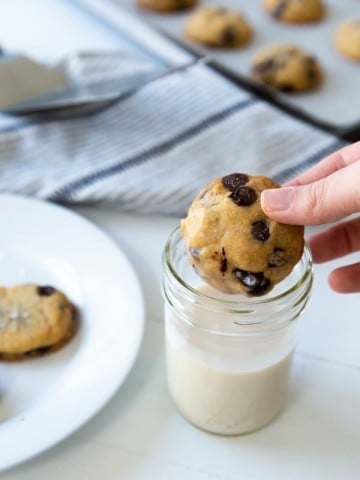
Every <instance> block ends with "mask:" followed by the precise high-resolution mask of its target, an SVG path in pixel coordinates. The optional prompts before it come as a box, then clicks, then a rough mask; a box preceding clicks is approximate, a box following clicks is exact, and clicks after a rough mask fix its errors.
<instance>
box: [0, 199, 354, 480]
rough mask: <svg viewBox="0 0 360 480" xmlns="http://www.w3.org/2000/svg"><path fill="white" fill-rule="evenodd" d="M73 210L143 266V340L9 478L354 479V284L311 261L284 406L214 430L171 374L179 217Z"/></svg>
mask: <svg viewBox="0 0 360 480" xmlns="http://www.w3.org/2000/svg"><path fill="white" fill-rule="evenodd" d="M77 212H78V213H80V214H82V215H85V216H86V217H88V218H90V219H91V220H92V221H94V222H95V223H96V224H97V225H99V226H100V227H101V228H102V229H103V230H104V231H105V232H107V233H108V234H109V235H110V236H111V237H112V238H113V239H114V240H115V241H116V242H117V243H118V244H119V246H120V247H121V248H122V250H123V251H124V252H125V254H126V255H127V256H128V258H129V259H130V261H131V262H132V264H133V266H134V268H135V270H136V272H137V274H138V276H139V279H140V282H141V285H142V288H143V291H144V296H145V302H146V329H145V335H144V340H143V345H142V348H141V350H140V353H139V356H138V359H137V361H136V363H135V365H134V367H133V369H132V370H131V372H130V374H129V376H128V378H127V380H126V382H125V383H124V384H123V385H122V386H121V388H120V389H119V391H118V392H117V394H116V395H115V397H114V398H113V399H112V400H111V401H110V403H109V404H108V405H107V406H106V407H105V408H104V409H103V410H102V411H101V412H99V413H98V414H97V415H96V417H95V418H94V419H93V420H91V421H90V422H89V423H88V424H86V425H85V426H84V427H82V428H81V429H80V430H78V431H77V432H76V433H74V434H73V435H72V436H71V437H69V438H68V439H66V440H65V441H63V442H62V443H61V444H59V445H58V446H55V447H53V448H52V449H50V450H49V451H47V452H45V453H43V454H41V455H39V456H38V457H36V458H35V459H32V460H30V461H27V462H26V463H24V464H22V465H20V466H18V467H14V468H12V469H11V470H7V471H5V472H3V473H2V474H1V479H2V480H25V479H26V480H32V479H34V480H35V479H36V480H48V479H49V478H51V479H52V480H57V479H61V480H62V479H64V478H69V479H71V480H84V479H86V480H95V479H96V480H98V479H106V480H112V479H120V478H126V479H127V480H142V479H144V480H145V479H146V480H148V479H149V478H151V479H157V480H162V479H164V480H170V479H171V480H177V479H179V480H184V479H185V478H186V479H187V480H202V479H207V480H208V479H218V480H220V479H221V480H235V479H239V478H244V479H247V480H252V479H261V480H262V479H266V480H272V479H274V480H282V479H284V480H285V479H286V480H288V479H289V478H290V479H292V480H298V479H299V480H300V479H301V480H303V479H304V478H306V479H307V480H313V479H314V480H315V479H316V480H319V479H326V480H331V479H334V480H335V479H336V480H339V479H340V478H341V479H349V480H350V479H351V480H352V479H355V478H359V476H360V462H359V451H360V415H359V401H360V349H359V347H358V345H359V338H360V323H359V313H358V308H359V306H360V302H359V296H358V295H339V294H335V293H333V292H332V291H331V290H330V289H329V287H328V286H327V280H326V277H327V275H328V272H329V271H330V268H331V265H330V264H325V265H321V266H316V267H315V286H314V293H313V297H312V300H311V302H310V305H309V306H308V309H307V311H306V313H305V314H304V315H303V316H302V317H301V319H300V323H301V328H300V331H299V345H298V349H297V352H296V354H295V362H294V365H293V371H292V392H291V396H290V399H289V402H288V404H287V407H286V409H285V410H284V412H283V414H282V415H280V417H278V418H277V419H276V420H275V421H274V422H273V423H272V424H271V425H269V426H268V427H266V428H264V429H262V430H260V431H258V432H255V433H252V434H249V435H245V436H238V437H221V436H216V435H211V434H208V433H205V432H203V431H201V430H198V429H197V428H195V427H193V426H192V425H190V424H189V423H188V422H187V421H186V420H184V419H183V418H182V417H181V416H180V415H179V413H178V412H177V411H176V409H175V407H174V405H173V404H172V402H171V399H170V397H169V394H168V391H167V385H166V377H165V362H164V342H163V313H162V308H163V305H162V297H161V291H160V276H161V264H160V257H161V252H162V249H163V246H164V243H165V241H166V238H167V236H168V235H169V234H170V232H171V231H172V229H173V228H174V226H175V225H177V224H178V221H179V220H178V219H177V218H164V217H155V218H154V217H149V216H148V217H142V216H138V215H134V214H131V215H130V214H123V213H118V212H116V211H110V210H100V209H95V208H78V209H77ZM144 239H146V241H144ZM337 263H341V262H337ZM94 388H96V385H94ZM49 428H51V426H49Z"/></svg>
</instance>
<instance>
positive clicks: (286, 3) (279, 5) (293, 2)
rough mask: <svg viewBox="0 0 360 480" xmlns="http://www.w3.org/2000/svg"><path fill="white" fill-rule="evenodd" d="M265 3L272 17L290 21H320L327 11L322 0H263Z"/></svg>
mask: <svg viewBox="0 0 360 480" xmlns="http://www.w3.org/2000/svg"><path fill="white" fill-rule="evenodd" d="M263 5H264V8H265V10H267V11H268V12H269V13H270V15H271V16H272V17H274V18H276V19H277V20H281V21H282V22H289V23H311V22H318V21H319V20H321V19H322V18H323V16H324V13H325V7H324V4H323V2H322V1H321V0H263Z"/></svg>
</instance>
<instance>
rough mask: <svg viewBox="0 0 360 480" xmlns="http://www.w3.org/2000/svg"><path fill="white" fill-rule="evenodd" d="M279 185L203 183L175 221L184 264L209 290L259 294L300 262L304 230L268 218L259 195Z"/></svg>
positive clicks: (254, 180)
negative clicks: (182, 243) (184, 213)
mask: <svg viewBox="0 0 360 480" xmlns="http://www.w3.org/2000/svg"><path fill="white" fill-rule="evenodd" d="M278 186H279V185H278V184H277V183H276V182H274V181H273V180H271V179H270V178H267V177H263V176H251V175H247V174H243V173H233V174H231V175H226V176H225V177H222V178H218V179H216V180H214V181H212V182H211V183H209V184H208V185H206V186H205V187H204V188H203V189H202V190H201V191H200V192H199V194H198V195H197V197H196V198H195V199H194V201H193V203H192V205H191V206H190V209H189V212H188V215H187V217H186V218H185V219H183V220H182V221H181V234H182V237H183V239H184V241H185V244H186V248H187V254H188V258H189V261H190V262H191V264H192V265H193V267H194V269H195V270H196V272H197V273H198V274H199V275H200V276H201V277H203V278H204V280H205V281H206V282H208V283H209V284H210V285H212V286H213V287H215V288H217V289H218V290H221V291H223V292H226V293H242V294H246V295H249V296H260V295H264V294H266V293H267V292H269V291H270V290H271V289H272V288H273V287H274V285H275V284H277V283H278V282H280V281H281V280H283V279H284V278H285V277H286V276H287V275H289V273H290V272H291V271H292V269H293V268H294V266H295V265H296V263H297V262H298V261H299V260H300V258H301V256H302V253H303V249H304V228H303V227H302V226H296V225H284V224H281V223H277V222H274V221H273V220H270V219H269V218H268V217H267V216H266V215H265V214H264V212H263V211H262V209H261V206H260V194H261V192H262V191H263V190H265V189H268V188H277V187H278Z"/></svg>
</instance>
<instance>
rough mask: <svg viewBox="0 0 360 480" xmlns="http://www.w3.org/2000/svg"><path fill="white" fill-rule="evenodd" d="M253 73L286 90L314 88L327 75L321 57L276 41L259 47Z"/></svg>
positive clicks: (257, 79)
mask: <svg viewBox="0 0 360 480" xmlns="http://www.w3.org/2000/svg"><path fill="white" fill-rule="evenodd" d="M250 74H251V77H252V79H253V80H255V81H256V82H257V83H261V84H263V85H267V86H268V87H271V88H273V89H275V90H279V91H281V92H285V93H295V92H304V91H307V90H313V89H315V88H317V87H318V86H319V85H320V84H321V81H322V79H323V71H322V68H321V66H320V63H319V62H318V61H317V59H316V58H315V57H313V56H312V55H309V54H308V53H306V52H305V51H303V50H302V49H301V48H299V47H295V46H293V45H272V46H268V47H264V48H262V49H261V50H259V51H258V53H257V54H256V55H255V57H254V59H253V63H252V67H251V72H250Z"/></svg>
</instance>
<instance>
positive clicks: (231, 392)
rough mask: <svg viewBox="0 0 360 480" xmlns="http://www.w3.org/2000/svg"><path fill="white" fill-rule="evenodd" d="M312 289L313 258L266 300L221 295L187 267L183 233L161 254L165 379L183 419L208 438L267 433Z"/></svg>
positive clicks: (301, 263)
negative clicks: (211, 435)
mask: <svg viewBox="0 0 360 480" xmlns="http://www.w3.org/2000/svg"><path fill="white" fill-rule="evenodd" d="M311 287H312V262H311V254H310V251H309V249H308V247H307V246H305V249H304V253H303V256H302V258H301V260H300V261H299V262H298V264H297V265H296V266H295V267H294V269H293V271H292V273H291V274H290V275H289V276H288V277H287V278H286V279H285V280H283V281H282V282H281V283H279V284H278V285H276V286H275V288H274V289H273V290H272V291H271V292H269V293H268V294H267V295H264V296H262V297H246V296H243V295H229V294H223V293H222V292H219V291H218V290H215V289H214V288H212V287H210V286H208V285H207V284H205V282H204V281H203V280H202V279H201V278H200V277H199V276H198V275H197V274H196V273H195V271H194V269H193V268H192V266H191V264H190V262H189V261H188V258H187V255H186V250H185V244H184V242H183V240H182V238H181V235H180V230H179V228H178V229H176V230H175V231H174V232H173V233H172V235H171V236H170V238H169V240H168V242H167V244H166V246H165V249H164V253H163V276H162V288H163V295H164V299H165V338H166V361H167V377H168V385H169V390H170V394H171V396H172V398H173V400H174V402H175V404H176V406H177V407H178V409H179V411H180V412H181V413H182V415H183V416H184V417H185V418H186V419H188V420H189V421H190V422H191V423H193V424H194V425H196V426H198V427H200V428H202V429H204V430H207V431H209V432H213V433H218V434H224V435H237V434H242V433H246V432H250V431H253V430H257V429H258V428H260V427H262V426H264V425H265V424H267V423H269V422H270V421H271V420H273V419H274V418H275V417H276V416H277V415H278V413H279V412H280V410H281V408H282V406H283V405H284V401H285V399H286V395H287V388H288V384H289V372H290V366H291V359H292V356H293V352H294V349H295V343H296V331H295V330H296V328H295V327H296V323H297V322H296V321H295V320H296V319H297V318H298V317H299V315H300V314H301V312H302V311H303V310H304V308H305V305H306V304H307V302H308V300H309V297H310V293H311Z"/></svg>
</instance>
